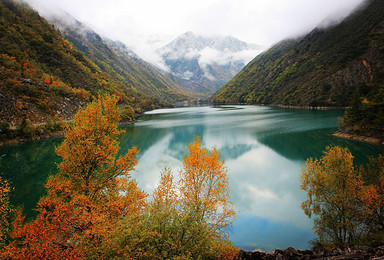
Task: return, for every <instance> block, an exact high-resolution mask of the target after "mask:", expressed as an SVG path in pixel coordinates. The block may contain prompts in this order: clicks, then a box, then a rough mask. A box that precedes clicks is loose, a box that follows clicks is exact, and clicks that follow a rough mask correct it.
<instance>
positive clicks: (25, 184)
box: [0, 138, 62, 218]
mask: <svg viewBox="0 0 384 260" xmlns="http://www.w3.org/2000/svg"><path fill="white" fill-rule="evenodd" d="M61 141H62V139H60V138H56V139H50V140H43V141H36V142H29V143H24V144H19V145H11V146H2V147H0V154H1V159H0V172H1V173H2V176H3V177H4V178H5V179H7V180H9V181H10V183H11V185H12V187H13V191H12V192H11V198H10V199H11V203H12V204H14V205H21V206H23V207H24V211H25V215H26V216H27V218H28V217H31V216H34V215H35V212H34V211H33V210H32V209H33V208H34V207H35V205H36V203H37V201H38V200H39V198H40V197H41V196H42V195H43V194H44V192H45V189H44V184H45V182H46V180H47V177H48V175H49V174H51V173H55V172H57V168H56V164H55V163H56V162H58V161H59V158H58V157H57V156H56V154H55V152H54V150H55V146H57V145H58V144H59V143H61Z"/></svg>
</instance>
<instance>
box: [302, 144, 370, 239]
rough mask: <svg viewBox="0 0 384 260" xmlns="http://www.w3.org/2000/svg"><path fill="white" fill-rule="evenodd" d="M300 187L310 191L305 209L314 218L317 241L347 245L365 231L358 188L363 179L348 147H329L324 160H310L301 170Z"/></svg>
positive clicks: (303, 204) (303, 206) (304, 205)
mask: <svg viewBox="0 0 384 260" xmlns="http://www.w3.org/2000/svg"><path fill="white" fill-rule="evenodd" d="M300 177H301V189H303V190H305V191H306V192H307V198H308V199H307V200H306V201H305V202H303V203H302V208H303V209H304V212H305V214H306V215H308V216H309V217H313V218H314V229H315V233H316V234H317V235H318V242H320V243H321V244H323V245H329V246H335V245H336V246H344V245H346V244H350V243H353V242H355V241H357V240H358V239H359V238H360V237H361V235H362V234H363V233H364V232H365V230H364V229H365V226H364V224H363V219H362V216H363V212H362V211H363V208H362V204H361V201H360V199H359V191H360V188H361V187H362V185H363V182H362V180H361V178H360V177H359V175H358V174H357V171H356V169H355V167H354V165H353V156H352V154H351V153H350V152H349V150H348V149H347V148H341V147H337V146H335V147H327V149H326V151H325V152H324V155H323V157H322V158H321V159H312V158H310V159H308V160H307V162H306V168H303V169H302V174H301V176H300Z"/></svg>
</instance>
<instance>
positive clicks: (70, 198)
mask: <svg viewBox="0 0 384 260" xmlns="http://www.w3.org/2000/svg"><path fill="white" fill-rule="evenodd" d="M116 102H117V100H116V99H114V98H108V97H106V98H101V97H99V99H98V100H97V101H95V102H93V103H91V104H89V105H88V106H87V107H86V108H84V109H82V110H80V111H79V112H78V113H77V114H76V115H75V117H74V120H73V123H72V124H71V125H70V126H68V128H67V133H66V134H65V140H64V141H63V143H62V144H61V145H60V146H59V147H58V148H57V149H56V152H57V154H58V155H59V156H61V157H62V161H61V163H59V165H58V167H59V170H60V171H59V173H58V174H57V175H54V176H51V177H50V178H49V179H48V182H47V184H46V188H47V195H46V196H44V197H43V198H42V199H41V200H40V201H39V203H38V207H37V211H38V212H39V214H38V216H37V218H36V220H34V221H32V222H30V223H27V224H23V217H22V216H21V215H20V214H19V216H18V217H17V218H16V219H15V221H14V226H13V232H12V239H13V242H12V243H11V244H10V245H9V246H8V247H7V248H6V250H5V252H3V256H5V257H10V258H13V259H78V258H81V257H85V256H86V257H88V258H105V257H106V256H105V248H106V247H108V243H109V242H110V241H109V239H110V233H111V230H114V229H115V228H116V225H117V223H118V222H119V220H120V219H121V218H128V217H131V216H136V215H137V214H139V213H140V211H141V210H142V208H143V206H144V205H145V197H146V194H144V193H143V192H142V191H141V190H139V189H138V187H137V185H136V183H135V182H134V181H133V180H132V179H131V176H130V174H129V171H131V170H134V167H135V165H136V164H137V160H136V159H135V156H136V155H137V153H138V152H137V149H136V148H135V147H134V148H132V149H130V150H129V151H128V152H127V153H126V155H123V156H120V157H119V158H116V155H117V152H118V147H119V146H118V141H117V137H118V135H119V134H120V133H121V132H122V131H120V130H118V128H117V122H118V120H119V110H118V108H117V106H116ZM101 245H103V246H101ZM108 253H109V252H108Z"/></svg>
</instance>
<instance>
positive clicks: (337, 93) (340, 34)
mask: <svg viewBox="0 0 384 260" xmlns="http://www.w3.org/2000/svg"><path fill="white" fill-rule="evenodd" d="M383 34H384V1H381V0H372V1H369V2H368V4H367V6H365V7H364V8H360V9H359V10H358V11H356V12H354V13H353V14H352V15H351V16H349V17H348V18H346V19H345V20H344V21H343V22H341V23H340V24H338V25H336V26H331V27H328V28H326V29H319V28H318V29H315V30H313V31H312V32H311V33H309V34H308V35H306V36H305V37H303V38H301V39H298V40H287V41H283V42H281V43H279V44H277V45H275V46H273V47H272V48H271V49H269V50H268V51H266V52H264V53H262V54H261V55H259V56H257V57H256V58H255V59H254V60H253V61H251V62H250V63H249V64H248V65H247V66H246V67H245V68H244V69H243V70H242V71H241V72H240V73H239V74H238V75H236V76H235V77H234V78H233V79H232V80H231V81H230V82H229V83H228V84H226V85H225V86H224V87H223V88H221V89H220V90H219V91H218V92H217V93H216V94H215V96H214V97H213V101H214V102H215V103H248V104H267V105H277V104H278V105H293V106H314V107H317V106H335V107H344V106H348V105H350V103H351V100H352V96H353V93H354V92H355V90H356V89H358V90H359V91H360V92H361V95H362V96H363V97H365V98H366V99H367V100H366V102H368V103H369V102H373V103H377V102H382V100H383V99H382V98H380V97H382V93H383V87H384V66H383V65H384V47H383V46H384V37H383Z"/></svg>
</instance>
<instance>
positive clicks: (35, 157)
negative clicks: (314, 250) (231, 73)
mask: <svg viewBox="0 0 384 260" xmlns="http://www.w3.org/2000/svg"><path fill="white" fill-rule="evenodd" d="M342 115H343V112H342V111H340V110H335V111H313V110H294V109H283V108H273V107H260V106H223V107H194V108H177V109H161V110H155V111H152V112H148V113H146V114H145V115H144V116H143V117H142V119H141V121H139V122H138V123H136V124H135V125H131V126H126V127H124V129H125V130H126V133H125V134H124V135H122V136H121V138H120V145H121V148H122V149H121V152H122V153H124V152H125V151H127V149H128V148H129V147H131V146H132V145H136V146H138V147H139V149H140V155H139V165H138V168H137V169H138V172H137V173H133V174H132V175H133V176H134V178H136V180H137V181H138V183H139V186H140V187H141V188H143V189H144V190H146V191H147V192H148V193H151V192H152V191H153V190H154V189H155V188H156V186H157V184H158V182H159V178H160V172H161V170H162V169H164V168H165V167H171V168H172V169H173V171H174V173H177V170H178V169H180V166H181V162H182V159H183V155H184V154H185V153H186V151H187V146H188V143H190V142H191V141H192V140H193V138H194V136H196V135H197V136H201V141H202V144H203V145H204V146H206V147H208V148H211V147H213V146H216V147H217V149H218V150H219V152H220V154H221V156H222V158H223V159H224V160H225V163H226V166H227V168H228V170H229V171H228V172H229V176H230V183H229V185H230V193H231V195H230V196H231V200H232V201H233V202H234V206H235V209H236V210H237V212H238V217H237V221H236V222H235V224H234V228H233V233H232V235H231V239H232V241H233V243H234V245H236V246H239V247H241V248H243V249H245V250H252V249H258V248H260V249H263V250H266V251H271V250H273V249H275V248H287V247H288V246H293V247H296V248H301V249H304V248H308V247H309V244H308V242H309V241H310V240H311V239H312V238H313V231H312V222H311V220H310V219H308V218H307V217H306V216H305V215H304V213H303V211H302V210H301V209H300V204H301V202H302V201H303V200H305V193H304V192H302V191H301V190H300V189H299V186H300V181H299V175H300V169H301V167H303V166H304V165H305V160H306V158H308V157H320V156H321V154H322V151H323V150H324V149H325V147H326V146H328V145H331V144H333V145H340V146H344V147H348V148H349V149H350V150H351V152H352V153H353V154H354V155H355V162H356V163H365V162H366V156H367V155H371V156H377V155H378V154H383V152H384V148H383V147H382V146H378V145H373V144H368V143H363V142H358V141H351V140H347V139H342V138H337V137H333V136H332V133H333V132H334V131H335V130H336V129H337V118H338V117H341V116H342ZM61 141H62V139H60V138H59V139H51V140H45V141H38V142H31V143H26V144H21V145H13V146H3V147H0V156H1V157H0V172H3V174H4V176H5V178H7V179H9V180H11V182H12V183H13V186H14V187H15V190H14V192H13V195H12V201H13V202H14V203H16V204H22V205H24V208H25V212H26V214H27V216H28V217H33V215H34V212H33V211H32V210H31V209H32V208H33V207H34V206H35V204H36V202H37V201H38V199H39V198H40V196H42V194H43V193H44V189H43V185H44V182H45V180H46V178H47V176H48V175H49V174H53V173H55V172H56V171H57V170H56V166H55V162H58V161H59V158H57V157H56V156H55V154H54V147H55V146H57V145H59V144H60V142H61Z"/></svg>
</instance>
